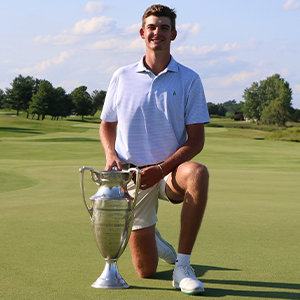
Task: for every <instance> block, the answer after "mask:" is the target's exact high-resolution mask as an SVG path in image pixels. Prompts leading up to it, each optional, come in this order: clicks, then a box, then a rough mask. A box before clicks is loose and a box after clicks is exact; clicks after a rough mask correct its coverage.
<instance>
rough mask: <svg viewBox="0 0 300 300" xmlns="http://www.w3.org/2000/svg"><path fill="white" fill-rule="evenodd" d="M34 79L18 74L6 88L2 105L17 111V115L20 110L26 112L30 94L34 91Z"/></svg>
mask: <svg viewBox="0 0 300 300" xmlns="http://www.w3.org/2000/svg"><path fill="white" fill-rule="evenodd" d="M35 85H36V81H35V80H34V79H33V78H32V77H30V76H27V77H23V76H22V75H19V76H18V77H16V78H15V79H14V80H13V82H12V83H11V86H12V87H11V88H7V89H6V97H5V101H4V106H5V107H6V108H9V109H14V110H16V111H17V116H18V115H19V112H20V111H21V110H23V111H26V112H27V118H28V114H29V112H28V108H29V105H30V102H31V97H32V94H33V93H34V92H35V90H36V88H35Z"/></svg>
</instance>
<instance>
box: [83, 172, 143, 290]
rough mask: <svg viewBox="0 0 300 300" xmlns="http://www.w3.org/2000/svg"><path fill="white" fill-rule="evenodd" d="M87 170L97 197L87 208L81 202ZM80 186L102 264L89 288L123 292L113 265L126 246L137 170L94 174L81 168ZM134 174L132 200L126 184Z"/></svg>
mask: <svg viewBox="0 0 300 300" xmlns="http://www.w3.org/2000/svg"><path fill="white" fill-rule="evenodd" d="M85 170H89V171H90V175H91V179H92V180H93V181H94V182H95V183H96V184H97V185H98V191H97V193H96V194H95V195H94V196H92V197H90V205H89V206H88V205H87V203H86V200H85V192H84V171H85ZM79 172H80V184H81V191H82V197H83V201H84V204H85V206H86V208H87V210H88V212H89V214H90V217H91V222H92V227H93V231H94V236H95V240H96V244H97V246H98V248H99V250H100V253H101V254H102V256H103V257H104V259H105V261H106V264H105V268H104V270H103V272H102V274H101V276H100V277H99V278H98V279H97V280H96V281H95V282H94V283H93V284H92V287H94V288H101V289H125V288H128V287H129V286H128V284H127V283H126V282H125V280H124V279H123V278H122V277H121V275H120V273H119V270H118V267H117V261H118V258H119V257H120V256H121V254H122V253H123V251H124V250H125V247H126V245H127V243H128V240H129V237H130V233H131V228H132V222H133V218H134V209H135V205H136V200H137V196H138V191H139V181H140V170H139V169H136V168H131V169H129V170H128V171H95V170H94V169H93V168H91V167H82V168H80V169H79ZM132 172H135V173H136V190H135V196H134V198H133V197H131V196H130V195H129V193H128V191H127V184H128V182H129V181H130V180H131V178H132Z"/></svg>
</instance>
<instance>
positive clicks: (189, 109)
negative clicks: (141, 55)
mask: <svg viewBox="0 0 300 300" xmlns="http://www.w3.org/2000/svg"><path fill="white" fill-rule="evenodd" d="M100 118H101V119H102V120H104V121H106V122H116V121H118V126H117V138H116V146H115V147H116V152H117V154H118V156H119V157H120V159H121V160H122V162H123V163H132V164H134V165H136V166H144V165H152V164H156V163H159V162H162V161H165V160H166V159H167V158H169V157H170V156H171V155H172V154H173V153H174V152H175V151H176V150H177V149H178V148H180V147H181V146H182V145H183V144H184V143H185V141H186V139H187V132H186V125H189V124H196V123H207V122H209V121H210V120H209V114H208V109H207V104H206V100H205V95H204V91H203V87H202V83H201V80H200V77H199V75H198V74H197V73H195V72H194V71H192V70H191V69H189V68H187V67H185V66H183V65H181V64H179V63H177V62H176V61H175V60H174V59H173V57H171V60H170V63H169V65H168V66H167V68H166V69H165V70H164V71H162V72H161V73H160V74H158V75H157V76H155V75H154V74H153V73H152V72H151V71H149V70H148V69H146V68H145V66H144V64H143V59H141V60H140V62H138V63H136V64H132V65H129V66H125V67H122V68H120V69H118V70H117V71H116V72H115V73H114V75H113V77H112V79H111V82H110V85H109V88H108V90H107V94H106V98H105V103H104V106H103V110H102V113H101V116H100Z"/></svg>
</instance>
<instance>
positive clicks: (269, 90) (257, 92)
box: [243, 74, 292, 125]
mask: <svg viewBox="0 0 300 300" xmlns="http://www.w3.org/2000/svg"><path fill="white" fill-rule="evenodd" d="M243 98H244V99H245V103H244V105H243V113H244V115H245V117H247V118H251V119H253V120H254V119H256V120H260V119H261V118H262V116H263V115H264V117H263V119H262V121H263V122H266V123H274V124H282V125H284V124H285V123H286V121H287V120H288V119H289V118H290V116H291V113H292V106H291V102H292V90H291V89H290V87H289V83H288V82H287V81H284V79H283V78H280V75H279V74H274V75H273V76H270V77H267V78H266V79H265V80H262V81H260V82H259V83H258V82H253V83H252V85H251V87H250V88H246V89H245V90H244V95H243ZM274 101H275V102H274ZM273 102H274V103H273ZM271 104H272V106H271V107H270V108H267V107H268V106H270V105H271ZM275 108H277V109H280V113H279V114H276V117H275V114H274V113H275V111H274V110H275ZM279 115H280V116H281V117H280V118H281V120H280V121H279V120H278V118H279V117H278V116H279ZM270 118H274V119H273V120H272V119H270Z"/></svg>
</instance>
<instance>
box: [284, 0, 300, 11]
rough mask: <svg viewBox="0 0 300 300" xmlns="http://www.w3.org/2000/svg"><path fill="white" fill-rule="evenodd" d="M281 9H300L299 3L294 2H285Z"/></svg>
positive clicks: (291, 0) (289, 0)
mask: <svg viewBox="0 0 300 300" xmlns="http://www.w3.org/2000/svg"><path fill="white" fill-rule="evenodd" d="M283 8H284V9H285V10H294V9H300V2H296V0H287V1H286V2H285V3H284V4H283Z"/></svg>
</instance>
